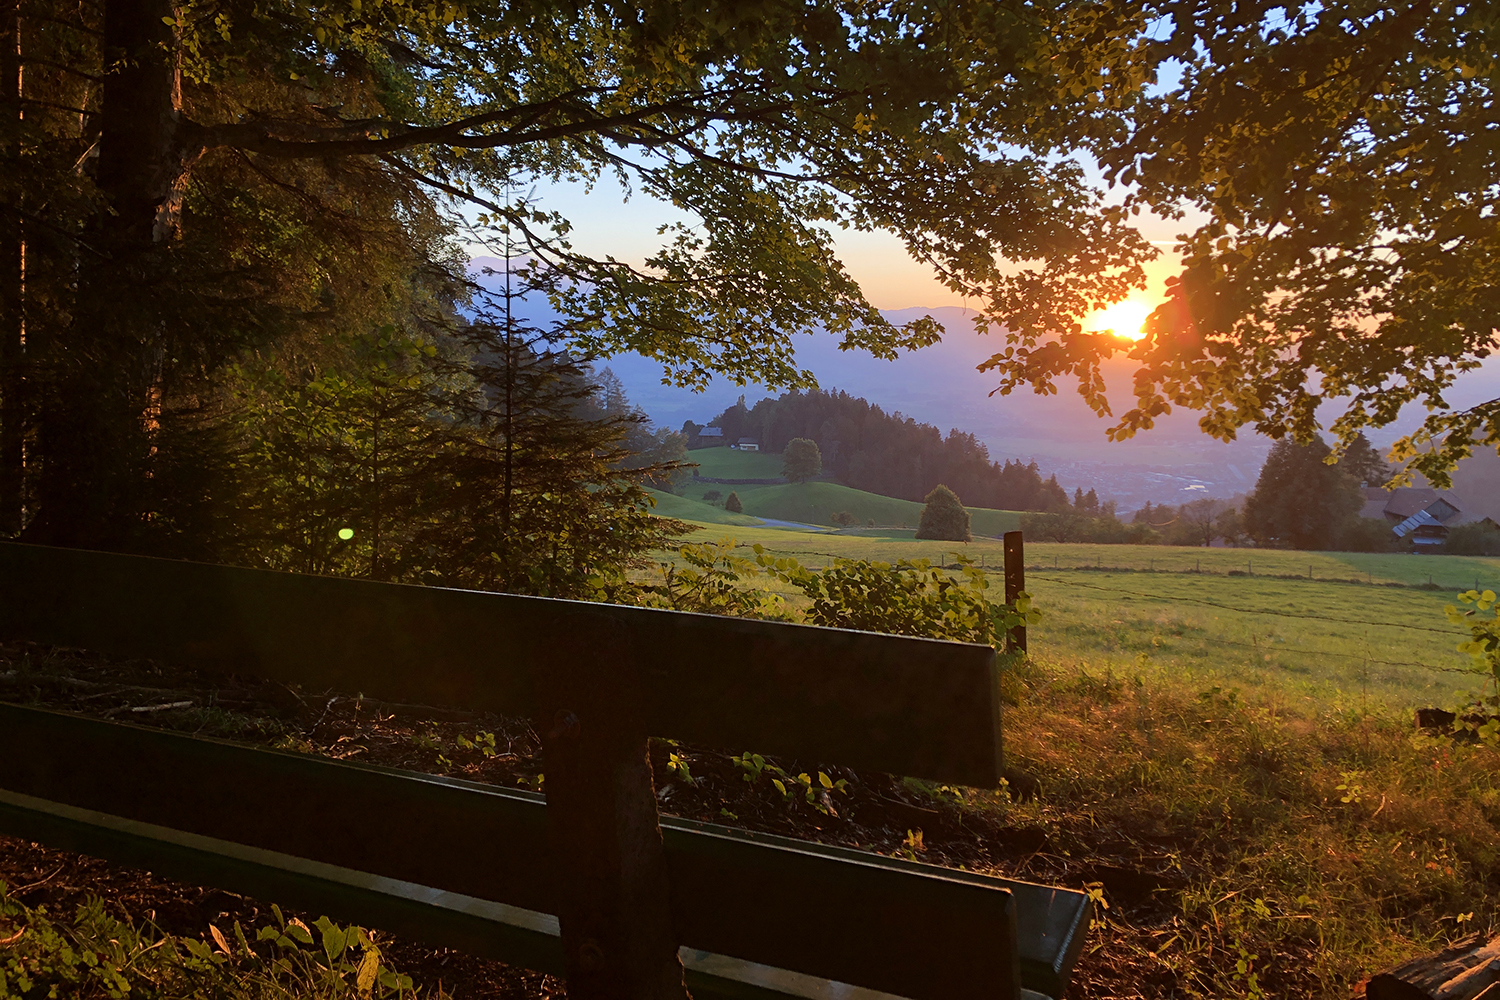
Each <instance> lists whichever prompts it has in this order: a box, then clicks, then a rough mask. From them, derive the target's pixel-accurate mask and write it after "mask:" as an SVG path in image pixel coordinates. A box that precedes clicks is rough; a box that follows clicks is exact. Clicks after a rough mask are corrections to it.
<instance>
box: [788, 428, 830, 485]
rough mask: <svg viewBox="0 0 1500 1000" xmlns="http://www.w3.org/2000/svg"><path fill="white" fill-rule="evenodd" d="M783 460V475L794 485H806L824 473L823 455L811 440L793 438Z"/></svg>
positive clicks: (816, 444)
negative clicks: (814, 477)
mask: <svg viewBox="0 0 1500 1000" xmlns="http://www.w3.org/2000/svg"><path fill="white" fill-rule="evenodd" d="M781 459H782V466H781V474H782V475H783V476H786V477H787V478H788V479H790V480H791V481H792V482H794V483H805V482H807V481H808V480H809V479H811V478H812V477H813V476H816V475H819V474H820V473H821V472H822V471H823V453H822V452H820V451H819V450H818V442H816V441H814V440H812V439H811V438H792V439H791V440H790V441H788V442H787V446H786V451H784V452H782V453H781Z"/></svg>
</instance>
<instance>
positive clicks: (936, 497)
mask: <svg viewBox="0 0 1500 1000" xmlns="http://www.w3.org/2000/svg"><path fill="white" fill-rule="evenodd" d="M917 537H918V538H930V539H934V540H938V541H945V542H967V541H969V539H970V535H969V512H968V511H967V510H965V509H964V505H963V504H962V503H960V502H959V499H958V495H957V494H955V493H954V492H953V491H952V490H950V489H949V488H948V487H946V486H943V485H942V484H939V485H937V486H935V487H934V488H933V490H932V492H931V493H929V494H927V505H926V506H925V507H923V508H922V520H921V521H920V522H918V524H917Z"/></svg>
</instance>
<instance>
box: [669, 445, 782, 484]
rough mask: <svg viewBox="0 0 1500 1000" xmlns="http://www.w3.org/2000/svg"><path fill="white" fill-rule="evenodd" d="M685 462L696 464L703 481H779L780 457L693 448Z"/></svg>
mask: <svg viewBox="0 0 1500 1000" xmlns="http://www.w3.org/2000/svg"><path fill="white" fill-rule="evenodd" d="M687 460H688V461H689V462H697V463H698V469H697V472H698V475H700V476H703V477H704V478H705V479H779V478H780V477H781V456H780V455H774V454H768V453H766V452H760V451H735V450H733V449H730V448H695V449H693V450H692V451H690V452H688V455H687Z"/></svg>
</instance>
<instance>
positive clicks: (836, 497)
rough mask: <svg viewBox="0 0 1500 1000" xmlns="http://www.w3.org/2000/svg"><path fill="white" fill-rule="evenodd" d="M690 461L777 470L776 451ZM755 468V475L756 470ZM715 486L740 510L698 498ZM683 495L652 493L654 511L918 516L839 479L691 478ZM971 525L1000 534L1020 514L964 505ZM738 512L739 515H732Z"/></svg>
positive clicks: (701, 515) (692, 515)
mask: <svg viewBox="0 0 1500 1000" xmlns="http://www.w3.org/2000/svg"><path fill="white" fill-rule="evenodd" d="M688 457H689V459H690V460H692V461H695V462H698V463H699V465H700V468H699V475H709V474H710V473H709V472H708V471H706V470H712V474H713V475H714V476H715V478H724V479H764V478H769V476H767V475H766V474H765V470H767V469H768V468H769V466H770V463H771V462H773V461H774V462H775V464H776V466H777V469H776V471H778V472H779V471H780V468H779V467H780V464H781V457H780V456H779V455H764V454H757V453H755V452H737V451H730V450H729V449H727V448H705V449H702V450H699V451H693V452H689V453H688ZM757 473H759V474H757ZM710 491H717V492H719V493H720V494H721V495H722V496H728V495H729V494H730V493H731V492H733V493H737V494H739V498H740V503H741V504H743V505H744V508H745V514H746V515H751V516H750V517H748V518H745V517H743V515H734V514H729V513H727V512H726V511H725V510H724V509H723V507H722V506H721V505H722V504H723V499H722V497H721V499H720V500H718V501H717V502H714V503H710V502H705V501H703V500H702V499H701V497H702V495H703V494H704V493H708V492H710ZM685 492H686V493H687V495H686V496H684V497H678V496H672V495H671V494H668V493H656V494H653V495H655V496H656V498H657V507H656V513H658V514H662V515H664V516H666V517H677V518H681V519H683V520H685V521H702V522H706V523H709V524H742V525H743V524H757V523H759V522H758V521H757V520H756V519H757V518H771V519H773V520H778V521H797V522H800V523H802V524H812V525H818V526H830V527H831V526H832V525H833V515H834V514H835V513H837V512H839V511H848V512H849V513H850V514H853V515H854V524H855V525H856V526H857V527H864V526H866V525H868V524H869V523H870V522H871V521H874V522H875V524H876V525H877V526H878V527H880V528H897V529H899V528H915V527H916V526H917V523H918V522H919V521H920V520H921V518H922V505H921V504H919V503H914V502H913V501H910V500H897V499H895V498H894V497H883V496H877V495H876V494H874V493H867V492H865V491H864V490H856V489H853V488H851V487H848V486H843V485H841V484H839V483H831V482H810V483H781V484H777V485H767V486H759V485H746V486H739V485H734V486H731V485H725V484H718V483H693V484H691V485H690V486H688V487H687V488H686V490H685ZM969 514H970V515H971V517H972V521H971V530H972V531H973V533H974V534H975V535H1001V534H1004V533H1005V532H1007V531H1014V530H1016V528H1018V527H1020V524H1021V515H1020V513H1019V512H1017V511H1009V510H987V509H984V508H979V507H970V508H969ZM736 517H742V518H743V519H741V520H732V518H736Z"/></svg>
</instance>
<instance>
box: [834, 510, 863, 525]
mask: <svg viewBox="0 0 1500 1000" xmlns="http://www.w3.org/2000/svg"><path fill="white" fill-rule="evenodd" d="M857 520H858V518H856V517H855V516H854V515H853V514H851V513H849V512H848V511H847V510H840V511H835V512H834V515H833V523H834V524H836V525H838V526H839V527H840V528H847V527H849V525H851V524H853V523H854V522H855V521H857Z"/></svg>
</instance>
